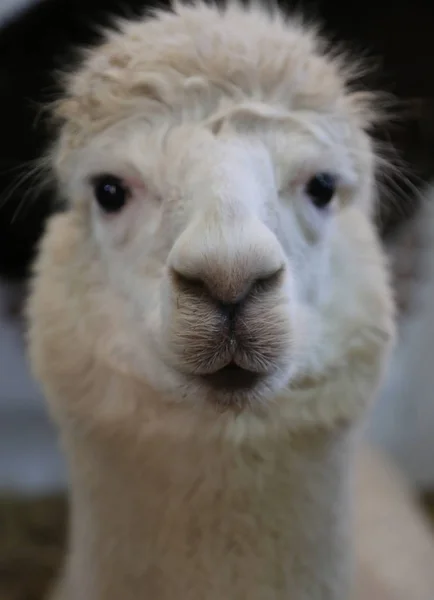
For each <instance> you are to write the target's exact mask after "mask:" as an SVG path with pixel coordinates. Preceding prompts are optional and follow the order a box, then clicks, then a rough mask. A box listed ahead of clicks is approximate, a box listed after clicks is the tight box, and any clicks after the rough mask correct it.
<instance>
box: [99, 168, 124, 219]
mask: <svg viewBox="0 0 434 600" xmlns="http://www.w3.org/2000/svg"><path fill="white" fill-rule="evenodd" d="M92 184H93V193H94V195H95V199H96V201H97V203H98V204H99V206H100V207H101V208H102V210H103V211H104V212H106V213H117V212H120V211H121V210H122V209H123V207H124V206H125V204H126V203H127V200H128V198H129V195H130V192H129V189H128V188H127V187H126V186H125V184H124V183H123V182H122V180H121V179H119V177H116V176H114V175H99V176H98V177H95V178H94V179H93V182H92Z"/></svg>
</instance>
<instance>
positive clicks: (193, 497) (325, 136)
mask: <svg viewBox="0 0 434 600" xmlns="http://www.w3.org/2000/svg"><path fill="white" fill-rule="evenodd" d="M345 73H346V70H345V69H344V67H343V66H341V65H340V62H339V61H338V60H337V59H336V58H334V59H333V58H329V57H327V56H326V55H325V54H324V51H323V49H322V48H321V45H320V44H319V42H318V41H317V39H316V37H315V35H314V33H312V32H311V31H308V30H307V29H306V28H304V27H303V26H302V25H301V24H300V23H296V22H293V21H289V22H285V21H284V19H283V18H281V17H280V16H279V15H278V14H277V13H275V14H267V13H266V12H265V11H263V10H261V9H259V8H251V9H249V10H246V9H242V8H240V7H238V6H232V7H231V8H229V9H227V10H225V11H218V10H217V9H215V8H213V7H210V6H203V5H199V6H194V7H191V6H190V7H187V6H181V5H176V6H175V8H174V10H173V12H162V13H157V14H155V15H154V16H153V17H152V18H151V19H149V20H146V21H145V20H144V21H142V22H138V23H123V24H122V25H121V28H120V32H117V33H111V34H109V35H108V39H107V42H106V43H105V44H104V45H102V47H100V48H99V49H97V50H94V51H92V52H91V53H89V55H88V56H87V57H86V59H85V61H84V66H83V67H82V68H81V69H80V70H79V71H78V72H77V73H76V74H74V75H73V76H72V77H71V78H70V80H69V82H68V87H67V92H66V94H65V97H64V98H63V99H62V100H61V101H60V102H59V104H58V106H57V109H56V110H57V116H58V118H59V119H60V120H61V133H60V136H59V140H58V143H57V145H56V147H55V148H54V149H53V153H52V156H51V159H52V165H53V168H54V171H55V174H56V177H57V179H58V182H59V188H60V189H61V191H62V193H63V195H64V196H65V198H66V200H67V201H68V209H67V211H66V212H65V213H64V214H62V215H60V216H56V217H54V218H53V219H52V220H51V223H50V224H49V227H48V231H47V234H46V236H45V239H44V241H43V244H42V249H41V254H40V258H39V261H38V264H37V268H36V278H35V282H34V290H33V295H32V298H31V301H30V305H29V318H30V336H29V338H30V355H31V360H32V364H33V368H34V371H35V373H36V375H37V376H38V378H39V379H40V380H41V381H42V382H43V384H44V388H45V391H46V394H47V397H48V401H49V404H50V407H51V411H52V414H53V416H54V418H55V420H56V422H57V423H58V426H59V429H60V431H61V435H62V439H63V444H64V447H65V450H66V454H67V456H68V460H69V467H70V478H71V505H72V506H71V510H72V515H71V532H70V551H69V554H68V559H67V563H66V565H65V569H64V572H63V576H62V579H61V581H60V584H59V587H58V589H57V591H56V598H58V599H61V600H138V599H140V600H148V599H149V600H150V599H152V600H169V599H170V600H173V598H180V599H182V600H247V599H249V600H280V599H281V600H283V599H285V600H347V599H348V598H349V595H350V593H352V590H351V587H352V572H353V568H352V562H353V561H352V549H351V538H352V533H351V503H352V481H353V477H352V465H353V463H354V452H355V449H356V446H357V438H358V433H359V430H360V425H361V423H362V420H363V416H364V414H365V410H366V408H367V406H368V405H369V403H370V400H371V398H372V396H373V394H374V393H375V391H376V389H377V386H378V383H379V380H380V377H381V374H382V372H383V367H384V364H385V360H386V358H387V354H388V350H389V346H390V343H391V339H392V338H393V304H392V302H391V299H390V293H389V285H388V278H387V275H386V269H385V266H384V260H383V254H382V252H381V250H380V247H379V244H378V242H377V239H376V236H375V234H374V230H373V227H372V225H371V220H370V215H371V212H372V205H373V196H374V183H373V170H374V163H375V159H374V154H373V151H372V147H371V142H370V139H369V137H368V135H367V133H366V132H365V129H366V127H367V126H368V124H369V119H370V117H371V111H370V108H369V106H368V105H367V104H366V98H365V96H364V95H363V94H358V93H352V92H351V91H350V90H349V89H348V88H347V85H346V78H345ZM369 593H370V592H369ZM365 597H366V598H367V597H368V596H366V595H365ZM370 597H371V596H369V598H370Z"/></svg>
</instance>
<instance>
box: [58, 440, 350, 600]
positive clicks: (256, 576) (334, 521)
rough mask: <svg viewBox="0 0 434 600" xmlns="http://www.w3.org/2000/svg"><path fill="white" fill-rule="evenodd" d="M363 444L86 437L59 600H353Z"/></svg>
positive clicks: (77, 449)
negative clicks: (354, 502) (355, 490)
mask: <svg viewBox="0 0 434 600" xmlns="http://www.w3.org/2000/svg"><path fill="white" fill-rule="evenodd" d="M352 438H353V436H352V435H351V432H350V431H345V432H343V431H340V432H339V433H336V432H335V433H334V434H332V433H327V434H325V433H321V434H319V433H317V434H309V435H305V436H298V437H292V438H290V437H284V438H281V439H270V440H268V441H266V442H265V441H264V440H262V441H261V442H257V443H255V441H254V440H252V441H251V442H249V443H245V444H244V445H243V444H242V445H237V446H236V447H235V446H233V447H232V448H231V447H228V445H227V444H225V445H223V444H222V443H221V441H220V444H217V442H203V443H202V444H200V445H199V444H195V443H191V444H186V442H185V440H184V441H183V442H182V443H176V442H174V441H173V440H171V439H166V440H165V439H162V438H161V437H159V439H158V440H157V439H149V440H148V441H146V440H143V441H142V444H141V445H140V447H136V448H134V449H130V450H129V452H125V453H123V452H122V449H120V448H119V447H118V446H117V445H116V444H113V445H110V444H107V445H104V444H101V443H96V442H95V441H93V442H89V441H87V440H84V441H83V440H78V439H77V438H75V439H74V441H73V442H71V441H70V443H69V444H68V445H70V448H69V449H70V457H72V461H71V467H72V468H71V474H72V488H73V493H72V523H71V525H72V531H71V534H72V535H71V544H72V547H71V555H70V561H69V564H68V565H67V571H66V578H65V581H64V583H65V586H66V588H67V589H66V590H65V594H64V595H63V594H60V598H62V599H63V598H64V597H66V598H68V600H78V598H80V600H115V599H116V600H118V599H119V598H122V599H123V600H133V599H134V600H137V598H153V599H155V600H169V599H173V598H175V597H178V598H180V599H182V600H222V598H227V599H228V600H241V599H244V598H249V600H260V599H261V600H264V599H265V598H270V599H273V600H280V599H282V600H288V599H289V598H290V599H291V600H314V599H318V600H344V599H345V600H346V598H347V597H348V579H349V577H348V573H349V571H350V568H349V567H350V565H349V564H348V556H349V554H351V553H349V540H348V537H349V536H348V533H349V531H348V521H349V510H348V508H349V493H348V492H349V476H348V475H349V468H350V465H349V462H350V460H351V458H350V457H351V455H352V451H351V445H352ZM71 444H72V446H73V447H72V446H71ZM71 590H73V591H72V593H71ZM76 590H79V593H78V592H77V591H76Z"/></svg>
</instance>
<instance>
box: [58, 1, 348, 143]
mask: <svg viewBox="0 0 434 600" xmlns="http://www.w3.org/2000/svg"><path fill="white" fill-rule="evenodd" d="M246 98H249V99H256V100H259V101H263V102H267V103H269V104H274V105H276V106H282V107H284V108H286V109H289V110H305V109H308V110H313V111H315V110H316V111H321V112H323V113H324V112H327V113H329V114H341V115H342V114H345V113H348V115H346V116H347V117H348V118H351V117H350V114H349V113H351V110H349V107H350V105H351V101H349V100H348V99H349V98H350V95H349V94H348V93H347V92H346V90H345V77H344V76H343V72H342V69H341V67H340V64H339V63H338V61H337V60H336V59H334V60H331V59H329V58H327V57H326V56H325V55H324V54H322V53H321V52H320V51H319V50H318V49H317V43H316V40H315V38H314V36H313V35H312V34H311V32H310V31H308V30H306V29H305V28H303V27H301V25H300V24H298V23H297V22H292V21H289V22H287V23H285V22H284V20H283V18H281V17H279V16H278V15H275V16H274V17H270V15H268V14H267V13H266V12H265V10H262V9H260V8H259V7H256V8H250V9H242V8H240V7H237V6H232V7H230V8H228V9H226V10H225V11H218V10H217V9H215V8H212V7H210V6H208V7H207V6H203V5H197V6H194V7H183V6H176V7H175V10H174V12H170V13H169V12H167V13H158V14H157V15H154V17H152V18H150V19H147V20H142V21H139V22H136V23H127V24H125V25H123V26H121V31H120V32H116V33H111V34H109V35H108V38H107V41H106V43H105V44H103V45H102V46H101V47H99V48H97V49H95V50H92V51H91V52H90V53H89V55H88V57H87V59H86V60H85V61H84V64H83V66H82V67H81V69H80V70H79V71H78V72H77V73H75V74H74V75H73V76H72V77H71V78H70V79H69V82H68V85H67V93H66V96H65V97H64V98H63V100H61V101H60V102H59V103H58V105H57V114H58V116H59V117H60V118H61V119H63V121H64V124H65V128H64V130H65V133H66V135H67V137H68V143H69V145H71V146H74V145H75V146H77V145H80V144H81V143H82V142H83V140H85V139H86V138H88V137H89V136H92V135H93V134H94V133H95V132H97V131H99V130H101V129H103V128H104V127H105V126H107V124H111V123H113V122H115V121H116V120H118V119H120V118H124V117H127V116H131V115H133V114H135V113H137V112H140V111H141V112H143V113H147V114H148V115H153V116H155V115H160V116H163V118H170V115H173V114H174V113H178V114H179V113H180V114H181V115H182V118H184V119H187V120H191V119H193V120H194V119H196V118H200V119H202V118H204V117H206V116H211V115H212V114H213V113H214V112H215V111H218V109H219V108H220V105H221V102H222V101H223V102H224V101H225V100H226V101H227V102H229V103H231V102H232V103H234V102H235V103H237V102H239V101H242V99H246ZM345 98H347V100H348V101H347V102H345ZM354 102H356V101H355V100H354Z"/></svg>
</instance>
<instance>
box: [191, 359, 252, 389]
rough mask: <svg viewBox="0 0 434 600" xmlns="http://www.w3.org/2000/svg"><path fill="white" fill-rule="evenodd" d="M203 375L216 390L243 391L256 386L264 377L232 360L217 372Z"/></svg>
mask: <svg viewBox="0 0 434 600" xmlns="http://www.w3.org/2000/svg"><path fill="white" fill-rule="evenodd" d="M201 377H202V379H203V380H204V381H205V382H206V383H207V384H208V385H209V386H211V387H212V388H214V389H215V390H219V391H242V390H249V389H252V388H253V387H255V386H256V384H257V383H258V382H259V381H260V379H261V378H262V375H261V374H260V373H255V372H254V371H248V370H247V369H243V368H242V367H239V366H238V365H237V364H235V363H234V362H231V363H229V364H228V365H226V366H225V367H223V368H222V369H219V370H218V371H215V373H210V374H207V375H202V376H201Z"/></svg>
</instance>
